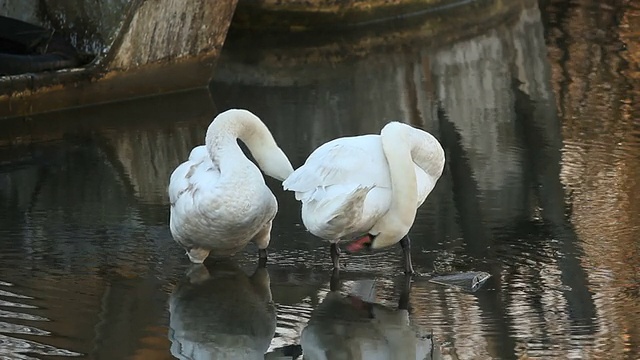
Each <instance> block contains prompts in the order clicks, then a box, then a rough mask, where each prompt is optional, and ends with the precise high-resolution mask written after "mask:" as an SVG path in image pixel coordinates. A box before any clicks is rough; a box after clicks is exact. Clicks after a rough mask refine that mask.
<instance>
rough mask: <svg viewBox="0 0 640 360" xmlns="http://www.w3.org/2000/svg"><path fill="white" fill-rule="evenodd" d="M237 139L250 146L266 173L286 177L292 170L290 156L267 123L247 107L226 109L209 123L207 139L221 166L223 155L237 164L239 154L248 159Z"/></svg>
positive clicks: (209, 147) (210, 154)
mask: <svg viewBox="0 0 640 360" xmlns="http://www.w3.org/2000/svg"><path fill="white" fill-rule="evenodd" d="M237 140H240V141H242V142H243V143H244V144H245V145H246V146H247V148H248V149H249V151H250V152H251V155H253V157H254V158H255V159H256V162H257V163H258V166H259V167H260V169H262V170H263V171H264V172H265V173H266V174H267V175H269V176H272V177H274V178H277V179H280V178H282V179H280V180H283V179H284V178H286V177H287V176H289V174H290V173H291V172H293V168H292V167H291V164H290V163H289V160H288V159H287V157H286V155H284V153H283V152H282V150H280V148H279V147H278V145H277V144H276V142H275V140H274V139H273V136H272V135H271V132H270V131H269V129H268V128H267V126H266V125H265V124H264V123H263V122H262V121H261V120H260V118H258V117H257V116H256V115H254V114H253V113H251V112H249V111H247V110H240V109H231V110H227V111H225V112H223V113H221V114H219V115H218V116H217V117H216V118H215V119H214V120H213V122H212V123H211V125H209V128H208V129H207V135H206V138H205V143H206V146H207V151H208V152H209V156H210V157H211V160H212V161H213V162H214V163H215V164H218V165H219V166H221V162H222V161H223V160H224V159H230V161H231V163H232V164H233V165H237V160H238V158H239V157H240V156H241V157H243V158H244V159H246V157H245V156H244V153H243V152H242V150H241V149H240V146H239V145H238V143H237ZM229 152H231V153H229ZM247 160H248V159H247Z"/></svg>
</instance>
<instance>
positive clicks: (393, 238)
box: [346, 230, 408, 253]
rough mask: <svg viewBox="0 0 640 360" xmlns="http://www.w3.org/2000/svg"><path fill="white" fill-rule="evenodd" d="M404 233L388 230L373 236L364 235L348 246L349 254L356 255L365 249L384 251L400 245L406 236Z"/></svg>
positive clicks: (370, 234) (369, 234)
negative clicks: (397, 244)
mask: <svg viewBox="0 0 640 360" xmlns="http://www.w3.org/2000/svg"><path fill="white" fill-rule="evenodd" d="M407 233H408V230H407V232H404V231H399V230H397V231H392V230H387V231H383V232H378V233H377V234H372V233H371V232H369V233H367V234H366V235H363V236H361V237H359V238H357V239H356V240H354V241H352V242H351V243H349V245H347V248H346V251H347V252H348V253H356V252H359V251H361V250H363V249H382V248H386V247H389V246H391V245H394V244H396V243H398V242H399V241H400V240H401V239H402V238H403V237H404V236H405V235H406V234H407Z"/></svg>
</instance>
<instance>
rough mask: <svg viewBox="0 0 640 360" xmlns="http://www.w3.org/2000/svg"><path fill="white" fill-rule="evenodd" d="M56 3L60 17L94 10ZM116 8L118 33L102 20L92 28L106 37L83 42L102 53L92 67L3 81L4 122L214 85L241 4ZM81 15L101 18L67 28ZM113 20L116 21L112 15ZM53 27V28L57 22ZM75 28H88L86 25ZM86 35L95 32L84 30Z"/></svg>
mask: <svg viewBox="0 0 640 360" xmlns="http://www.w3.org/2000/svg"><path fill="white" fill-rule="evenodd" d="M54 3H56V4H57V5H52V6H51V7H47V9H48V10H49V11H53V12H54V14H58V12H55V11H54V10H53V9H59V11H60V13H62V12H64V14H69V13H73V12H72V11H70V10H68V9H67V7H71V8H73V7H74V6H78V7H79V8H83V9H86V8H89V7H90V6H92V5H91V4H93V2H91V4H90V2H89V1H88V0H78V1H77V2H75V5H74V4H67V6H65V5H63V3H61V2H54ZM115 3H116V4H117V8H121V9H123V10H122V14H121V18H120V20H119V22H118V24H119V27H118V28H117V29H115V30H114V27H113V24H114V22H113V20H108V21H105V22H100V21H98V22H97V23H96V24H94V26H93V30H91V29H90V30H91V31H96V33H97V34H99V36H93V39H94V40H93V42H92V41H90V40H89V38H90V37H87V36H84V37H82V36H81V38H83V39H84V40H82V41H83V43H84V44H85V46H84V47H82V46H81V49H83V50H84V51H91V46H95V47H96V48H97V49H98V50H96V51H99V53H98V54H97V56H96V57H95V59H94V60H93V61H92V62H91V63H90V64H89V65H87V66H86V67H83V68H78V69H67V70H60V71H55V72H52V73H38V74H24V75H16V76H8V77H2V78H0V117H11V116H22V115H27V114H33V113H39V112H46V111H52V110H57V109H63V108H69V107H77V106H84V105H89V104H97V103H104V102H112V101H120V100H126V99H131V98H133V97H141V96H150V95H157V94H161V93H167V92H176V91H182V90H187V89H193V88H198V87H202V88H204V87H206V86H207V84H208V83H209V81H210V79H211V77H212V76H213V69H214V65H215V62H216V60H217V58H218V55H219V54H220V50H221V48H222V45H223V43H224V41H225V38H226V34H227V31H228V28H229V25H230V22H231V18H232V16H233V12H234V10H235V6H236V3H237V0H220V1H207V0H188V1H177V0H157V1H151V0H131V1H130V2H128V3H126V4H125V3H124V2H123V1H120V2H118V1H116V2H115ZM65 4H66V3H65ZM79 4H82V6H84V7H82V6H80V5H79ZM2 5H3V4H0V8H2V7H1V6H2ZM23 10H24V9H23ZM27 10H28V9H27ZM12 11H16V12H17V11H19V9H15V10H12ZM25 13H26V14H28V13H29V11H26V12H25ZM37 13H38V11H35V10H34V11H33V12H31V14H32V15H34V16H35V15H37ZM94 13H95V14H99V13H100V12H94ZM94 13H92V14H94ZM102 13H104V12H102ZM82 14H84V15H86V16H88V17H89V18H91V16H98V15H87V14H88V12H87V11H85V12H82V11H77V12H76V13H75V15H73V16H70V17H69V19H72V20H68V21H60V23H61V24H76V23H77V22H76V20H77V19H80V18H82V16H84V15H82ZM110 14H111V15H113V14H112V12H111V13H110ZM52 17H55V16H51V15H49V17H48V18H52ZM73 19H75V20H73ZM26 20H28V19H26ZM85 21H86V22H88V21H87V20H86V19H85ZM51 24H52V25H54V23H53V22H51ZM72 28H75V29H82V27H80V26H78V27H73V26H72ZM101 29H102V30H101ZM84 31H89V30H86V28H85V30H84ZM82 34H84V33H82ZM75 35H76V34H75V33H72V34H71V36H75ZM102 41H105V42H104V43H103V42H102ZM87 44H92V45H91V46H89V45H87ZM94 50H95V49H94Z"/></svg>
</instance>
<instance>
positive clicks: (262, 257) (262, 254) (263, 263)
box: [258, 249, 267, 268]
mask: <svg viewBox="0 0 640 360" xmlns="http://www.w3.org/2000/svg"><path fill="white" fill-rule="evenodd" d="M266 267H267V249H258V268H266Z"/></svg>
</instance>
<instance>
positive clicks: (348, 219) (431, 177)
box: [282, 122, 445, 273]
mask: <svg viewBox="0 0 640 360" xmlns="http://www.w3.org/2000/svg"><path fill="white" fill-rule="evenodd" d="M444 162H445V157H444V150H443V149H442V146H441V145H440V143H439V142H438V140H437V139H436V138H435V137H433V136H432V135H431V134H429V133H428V132H426V131H423V130H420V129H416V128H414V127H412V126H410V125H407V124H403V123H399V122H390V123H388V124H387V125H386V126H385V127H384V128H383V129H382V131H381V132H380V135H362V136H353V137H343V138H338V139H335V140H332V141H329V142H327V143H325V144H324V145H322V146H320V147H319V148H317V149H316V150H315V151H314V152H313V153H312V154H311V155H310V156H309V158H308V159H307V160H306V162H305V163H304V165H302V166H301V167H299V168H298V169H296V170H295V171H294V172H293V173H292V174H291V175H290V176H289V177H288V178H287V179H286V180H285V181H284V182H283V183H282V185H283V187H284V188H285V190H290V191H294V192H295V196H296V199H298V200H300V201H301V202H302V220H303V222H304V225H305V226H306V228H307V229H308V230H309V231H310V232H311V233H313V234H314V235H316V236H318V237H320V238H322V239H325V240H329V241H331V257H332V260H333V264H334V268H336V269H337V268H339V264H338V256H339V248H338V245H337V243H338V242H339V241H340V240H351V239H354V238H357V237H359V239H358V240H356V241H354V242H352V243H351V244H350V245H348V246H347V250H349V251H351V252H355V251H358V250H360V249H362V248H364V247H371V248H373V249H378V248H384V247H388V246H391V245H393V244H396V243H398V242H400V244H401V245H402V249H403V252H404V257H405V272H408V273H413V267H412V264H411V253H410V241H409V238H408V237H407V234H408V232H409V229H410V228H411V226H412V225H413V222H414V220H415V216H416V211H417V208H418V207H419V206H420V205H422V203H423V202H424V201H425V199H426V198H427V196H428V195H429V193H430V192H431V190H433V188H434V186H435V184H436V182H437V181H438V179H439V178H440V176H441V175H442V171H443V168H444Z"/></svg>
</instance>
